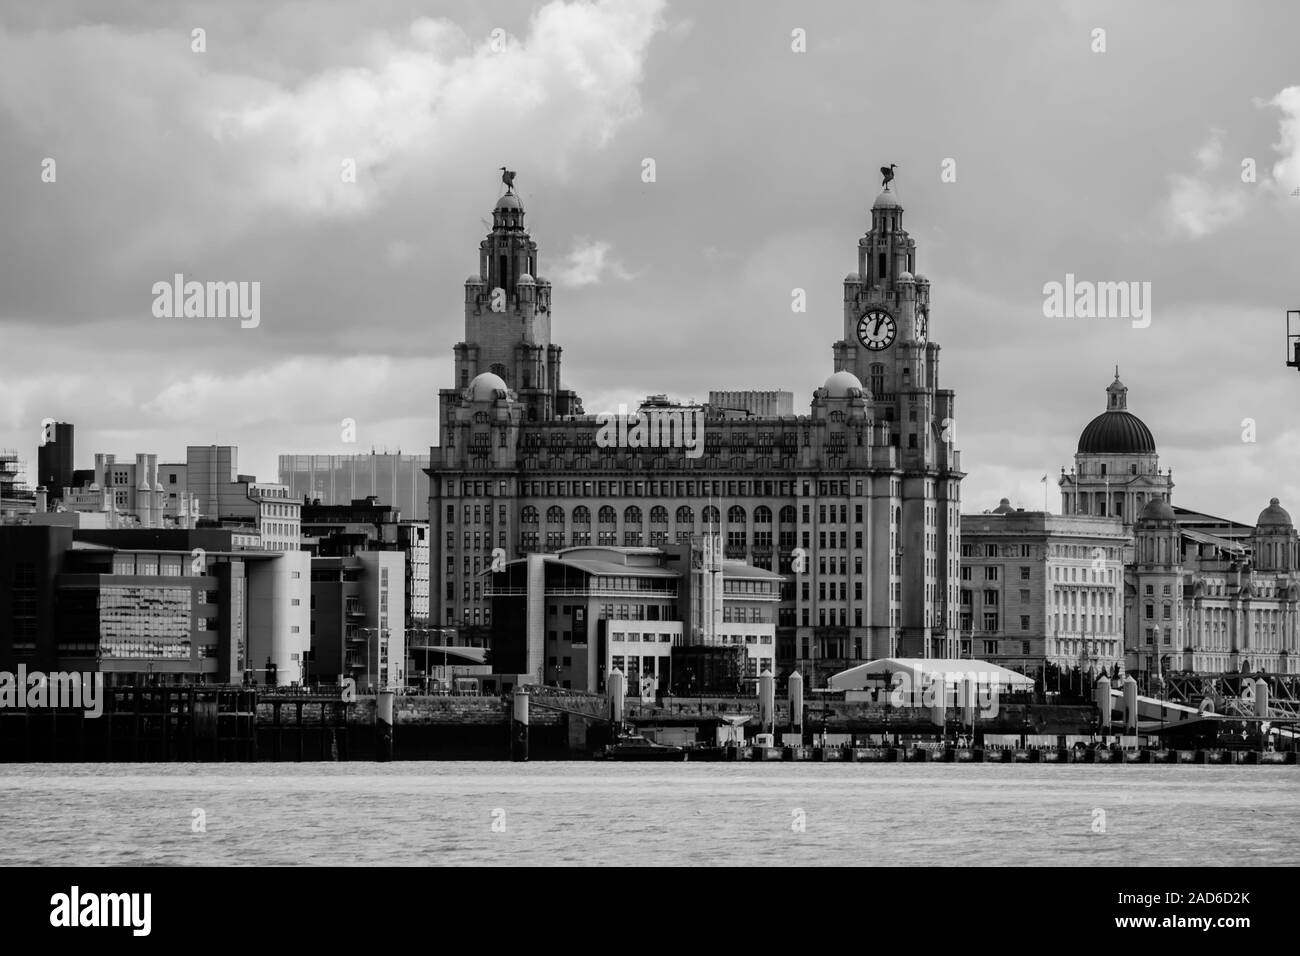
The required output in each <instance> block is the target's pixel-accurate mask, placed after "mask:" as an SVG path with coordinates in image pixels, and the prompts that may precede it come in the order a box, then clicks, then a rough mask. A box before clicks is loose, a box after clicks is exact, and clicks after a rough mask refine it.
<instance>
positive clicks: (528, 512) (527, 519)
mask: <svg viewBox="0 0 1300 956" xmlns="http://www.w3.org/2000/svg"><path fill="white" fill-rule="evenodd" d="M519 521H520V523H521V524H537V509H536V508H534V507H533V506H532V505H525V506H524V510H523V511H521V512H520V513H519Z"/></svg>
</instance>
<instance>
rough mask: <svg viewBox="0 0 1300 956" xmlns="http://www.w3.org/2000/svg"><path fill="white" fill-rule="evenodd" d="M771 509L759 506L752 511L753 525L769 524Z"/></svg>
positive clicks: (770, 521)
mask: <svg viewBox="0 0 1300 956" xmlns="http://www.w3.org/2000/svg"><path fill="white" fill-rule="evenodd" d="M771 523H772V509H771V508H769V507H768V506H767V505H759V506H758V507H757V508H755V509H754V524H771Z"/></svg>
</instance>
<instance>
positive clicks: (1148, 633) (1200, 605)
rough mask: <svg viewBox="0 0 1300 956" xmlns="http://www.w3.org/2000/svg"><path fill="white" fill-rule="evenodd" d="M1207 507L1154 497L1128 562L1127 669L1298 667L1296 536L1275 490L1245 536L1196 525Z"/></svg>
mask: <svg viewBox="0 0 1300 956" xmlns="http://www.w3.org/2000/svg"><path fill="white" fill-rule="evenodd" d="M1206 517H1207V516H1204V515H1199V514H1196V513H1195V512H1189V511H1185V510H1183V509H1176V508H1173V507H1171V506H1170V505H1169V504H1168V502H1166V501H1163V500H1162V499H1159V498H1156V499H1153V500H1151V501H1150V502H1148V504H1147V505H1146V507H1145V508H1144V509H1143V510H1142V514H1141V515H1139V517H1138V521H1137V527H1136V533H1135V537H1136V550H1137V554H1136V558H1135V561H1134V562H1133V564H1132V565H1131V567H1130V569H1129V575H1128V579H1129V581H1128V589H1127V590H1128V594H1127V617H1128V628H1127V651H1128V666H1129V668H1130V669H1131V670H1134V671H1137V672H1139V673H1141V674H1144V675H1146V676H1147V677H1150V676H1152V675H1158V674H1162V673H1165V672H1168V671H1171V670H1173V671H1196V672H1198V673H1223V672H1228V671H1236V672H1241V671H1243V670H1244V671H1249V672H1251V673H1253V672H1255V671H1260V670H1263V671H1268V672H1269V673H1277V674H1300V630H1298V628H1300V622H1298V620H1297V618H1298V614H1300V539H1298V538H1297V535H1296V529H1295V525H1294V524H1292V522H1291V516H1290V515H1289V514H1288V513H1287V512H1286V510H1285V509H1283V508H1282V506H1281V504H1280V503H1279V502H1278V499H1276V498H1274V499H1272V501H1270V502H1269V505H1268V507H1267V508H1265V509H1264V510H1263V511H1261V512H1260V514H1259V518H1258V519H1257V520H1256V522H1255V527H1254V528H1253V530H1252V533H1251V535H1250V537H1249V538H1242V537H1238V536H1233V537H1225V536H1221V535H1216V534H1210V533H1207V532H1205V531H1202V530H1198V528H1197V525H1201V524H1203V523H1204V519H1205V518H1206Z"/></svg>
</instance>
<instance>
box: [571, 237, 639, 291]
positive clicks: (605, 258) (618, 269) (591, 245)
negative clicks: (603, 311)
mask: <svg viewBox="0 0 1300 956" xmlns="http://www.w3.org/2000/svg"><path fill="white" fill-rule="evenodd" d="M610 248H611V246H610V244H609V243H608V242H600V241H592V240H588V239H581V238H580V239H578V240H577V242H576V244H575V245H574V247H573V250H572V251H571V252H569V254H568V255H567V256H565V257H564V261H563V264H562V265H561V266H560V268H559V272H558V273H557V274H556V282H557V283H558V284H560V285H562V286H568V287H570V288H581V287H582V286H587V285H596V284H598V283H599V282H601V281H602V280H603V279H604V278H605V276H606V275H612V276H614V277H615V278H617V279H631V278H633V277H634V274H633V273H631V272H629V271H628V270H627V269H625V268H624V267H623V265H622V263H620V262H618V261H617V260H615V259H614V258H612V257H611V256H610Z"/></svg>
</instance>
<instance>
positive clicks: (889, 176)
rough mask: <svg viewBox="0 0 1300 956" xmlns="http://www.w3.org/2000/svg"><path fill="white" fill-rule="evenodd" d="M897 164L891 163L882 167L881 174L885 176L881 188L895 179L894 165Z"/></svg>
mask: <svg viewBox="0 0 1300 956" xmlns="http://www.w3.org/2000/svg"><path fill="white" fill-rule="evenodd" d="M897 165H898V164H897V163H890V164H889V165H888V166H881V167H880V175H881V176H883V177H884V181H883V182H882V183H881V184H880V188H881V189H884V188H885V187H886V186H888V185H889V184H890V183H892V182H893V181H894V167H896V166H897Z"/></svg>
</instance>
